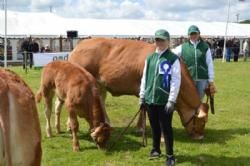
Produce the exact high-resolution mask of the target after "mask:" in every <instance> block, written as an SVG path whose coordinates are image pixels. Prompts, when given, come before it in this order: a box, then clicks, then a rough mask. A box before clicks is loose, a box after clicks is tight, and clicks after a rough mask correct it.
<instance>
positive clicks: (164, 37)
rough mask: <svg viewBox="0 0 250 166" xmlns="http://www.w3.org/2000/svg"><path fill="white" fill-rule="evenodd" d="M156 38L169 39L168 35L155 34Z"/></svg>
mask: <svg viewBox="0 0 250 166" xmlns="http://www.w3.org/2000/svg"><path fill="white" fill-rule="evenodd" d="M155 39H162V40H167V39H168V37H166V36H162V35H156V36H155Z"/></svg>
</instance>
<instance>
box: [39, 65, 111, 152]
mask: <svg viewBox="0 0 250 166" xmlns="http://www.w3.org/2000/svg"><path fill="white" fill-rule="evenodd" d="M54 95H56V96H57V99H56V111H55V112H56V130H57V133H59V132H60V125H59V124H60V121H59V120H60V119H59V118H60V112H61V108H62V105H63V103H65V105H66V109H67V110H68V112H69V120H70V129H71V131H72V136H73V150H74V151H79V148H80V147H79V141H78V138H77V131H78V128H79V124H78V121H77V115H78V116H79V117H84V118H85V119H86V120H87V122H88V123H89V126H90V129H91V137H92V138H93V140H94V141H95V142H96V144H97V146H98V148H104V147H105V144H106V141H107V140H108V139H109V137H110V129H111V127H110V126H109V124H108V123H107V122H106V119H105V108H104V105H103V103H102V100H101V97H100V93H99V90H98V88H97V85H96V81H95V79H94V77H92V75H91V74H90V73H88V72H87V71H86V70H84V69H83V68H80V67H78V66H76V65H73V64H71V63H69V62H67V61H54V62H51V63H49V64H48V65H46V66H45V67H44V69H43V71H42V76H41V86H40V90H39V91H38V93H37V101H38V102H39V101H40V100H41V98H42V97H43V98H44V99H45V107H46V110H45V115H46V120H47V125H46V130H47V136H48V137H51V126H50V116H51V110H52V99H53V97H54Z"/></svg>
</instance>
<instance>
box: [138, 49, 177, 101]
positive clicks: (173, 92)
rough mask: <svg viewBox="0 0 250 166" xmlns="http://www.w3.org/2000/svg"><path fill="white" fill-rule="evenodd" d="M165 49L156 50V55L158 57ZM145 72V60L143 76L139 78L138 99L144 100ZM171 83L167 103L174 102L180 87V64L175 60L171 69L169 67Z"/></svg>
mask: <svg viewBox="0 0 250 166" xmlns="http://www.w3.org/2000/svg"><path fill="white" fill-rule="evenodd" d="M166 50H167V49H165V50H164V51H162V52H160V51H159V50H158V49H156V51H155V52H156V53H158V54H159V57H160V56H161V55H162V53H164V52H165V51H166ZM146 72H147V59H146V60H145V65H144V69H143V75H142V78H141V86H140V93H139V96H140V98H144V95H145V85H146ZM170 72H171V81H170V92H169V97H168V101H172V102H176V98H177V96H178V93H179V90H180V85H181V69H180V62H179V60H176V61H175V62H174V63H173V65H172V67H171V71H170Z"/></svg>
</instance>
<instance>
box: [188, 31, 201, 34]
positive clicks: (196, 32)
mask: <svg viewBox="0 0 250 166" xmlns="http://www.w3.org/2000/svg"><path fill="white" fill-rule="evenodd" d="M191 33H200V32H199V31H195V30H193V31H190V32H189V33H188V34H189V35H190V34H191Z"/></svg>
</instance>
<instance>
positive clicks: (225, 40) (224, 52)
mask: <svg viewBox="0 0 250 166" xmlns="http://www.w3.org/2000/svg"><path fill="white" fill-rule="evenodd" d="M230 6H231V1H230V0H228V9H227V22H226V30H225V36H224V46H223V57H222V62H225V56H226V42H227V30H228V22H229V13H230Z"/></svg>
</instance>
